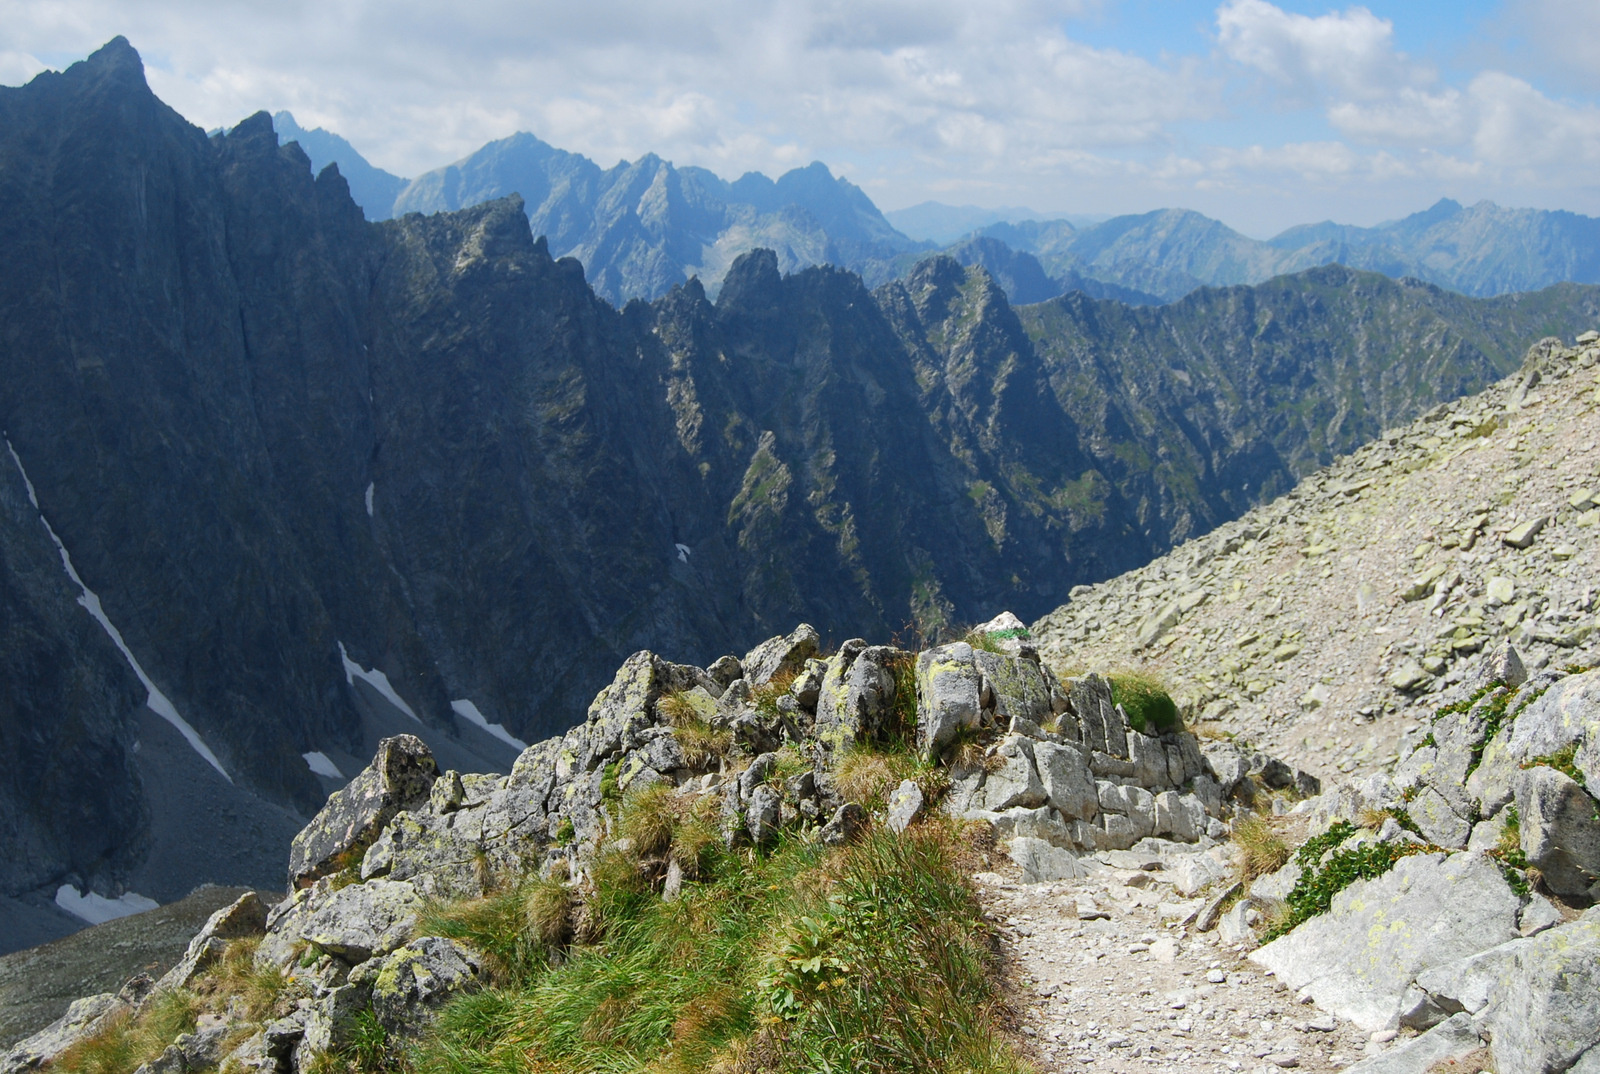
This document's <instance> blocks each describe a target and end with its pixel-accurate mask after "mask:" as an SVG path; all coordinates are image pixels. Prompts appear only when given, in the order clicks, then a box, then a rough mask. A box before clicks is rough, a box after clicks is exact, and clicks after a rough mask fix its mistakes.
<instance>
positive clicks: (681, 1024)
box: [412, 815, 1026, 1074]
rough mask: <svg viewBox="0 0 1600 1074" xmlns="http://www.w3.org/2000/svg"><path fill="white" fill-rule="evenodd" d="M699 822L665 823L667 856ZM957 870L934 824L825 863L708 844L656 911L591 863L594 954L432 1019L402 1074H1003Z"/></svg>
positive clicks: (790, 846)
mask: <svg viewBox="0 0 1600 1074" xmlns="http://www.w3.org/2000/svg"><path fill="white" fill-rule="evenodd" d="M701 823H703V818H697V817H694V816H693V815H690V816H688V817H687V818H686V819H684V820H683V822H682V823H681V824H680V826H679V827H678V828H677V829H676V832H675V835H674V839H673V844H672V852H673V853H674V854H677V853H679V852H680V851H681V850H682V849H683V848H684V838H683V837H684V833H685V831H686V829H690V828H692V827H693V826H695V825H697V824H701ZM969 854H970V848H968V847H966V846H965V844H964V843H963V842H962V840H961V834H960V832H959V831H958V830H957V829H956V828H955V826H954V825H952V824H946V823H930V824H925V825H921V826H919V827H918V828H915V829H912V830H911V831H908V832H907V833H905V834H904V835H903V836H899V837H895V836H892V835H889V834H887V833H877V834H872V835H869V836H867V837H866V838H865V839H863V840H862V841H860V842H858V843H856V844H854V845H852V846H850V847H847V848H837V849H827V848H823V847H821V846H819V845H816V844H814V843H808V842H806V841H803V840H799V839H793V838H787V837H784V838H780V839H779V841H778V842H777V844H776V845H775V846H774V847H773V848H772V849H771V850H769V851H765V852H762V851H754V850H745V851H741V852H737V853H731V852H726V851H723V850H722V849H721V847H720V845H719V846H716V847H715V849H714V850H712V851H710V852H708V853H706V854H705V856H704V857H703V858H702V859H700V869H701V872H700V877H701V879H700V880H698V881H696V882H693V883H686V884H685V885H684V888H683V891H682V893H681V896H680V897H679V898H678V899H676V900H675V901H673V902H664V901H662V900H661V899H659V898H654V897H640V896H639V893H638V889H637V887H636V881H635V880H634V879H633V878H634V877H637V876H638V875H639V874H638V869H637V868H636V862H633V863H632V864H633V865H634V866H635V867H632V868H623V867H622V866H623V865H625V864H629V863H628V861H627V856H626V855H624V857H623V858H621V859H614V860H612V861H610V862H608V859H607V857H606V855H605V854H604V853H603V854H602V855H601V857H600V858H598V859H596V861H595V863H594V864H593V865H592V866H591V868H590V883H591V884H592V891H589V892H588V893H587V897H588V898H589V899H590V900H591V901H602V902H607V903H608V904H609V908H608V910H607V911H606V928H605V931H604V933H603V934H602V936H601V937H600V939H599V940H598V942H596V943H593V944H590V945H584V944H577V945H574V946H573V947H572V948H571V949H570V950H568V952H567V953H566V956H565V958H564V959H562V960H561V961H560V962H548V963H545V964H543V965H541V966H540V967H539V968H538V969H537V971H536V972H534V973H532V974H530V975H529V976H528V977H527V978H526V979H525V980H524V981H522V982H520V983H518V984H517V985H516V986H515V987H506V986H504V985H502V986H501V987H498V988H494V989H490V990H487V991H484V992H481V993H478V994H476V995H472V996H465V997H461V998H459V999H457V1000H455V1001H454V1002H452V1003H451V1004H450V1005H449V1006H448V1007H447V1008H446V1009H445V1010H444V1011H443V1012H442V1014H441V1016H440V1019H439V1022H438V1023H437V1028H436V1032H435V1035H434V1036H433V1037H432V1038H431V1039H430V1040H429V1041H428V1042H426V1043H425V1044H424V1045H423V1046H422V1047H421V1048H419V1050H418V1051H417V1052H416V1053H415V1055H414V1056H413V1057H412V1061H413V1063H414V1067H415V1070H416V1071H417V1074H468V1072H474V1074H475V1072H478V1071H485V1072H492V1074H512V1072H513V1071H517V1072H523V1071H536V1072H539V1074H565V1072H573V1074H576V1072H579V1071H602V1070H603V1071H621V1070H629V1071H650V1072H659V1074H677V1072H684V1074H687V1072H689V1071H723V1072H729V1074H733V1072H744V1071H748V1072H752V1074H753V1072H756V1071H763V1072H772V1074H800V1072H802V1071H808V1072H809V1071H822V1070H830V1071H846V1070H850V1071H857V1070H859V1071H871V1072H890V1071H906V1072H910V1071H917V1072H923V1071H927V1072H941V1071H950V1072H955V1071H963V1072H971V1074H1013V1072H1015V1074H1020V1072H1022V1071H1024V1070H1025V1069H1026V1067H1025V1066H1024V1065H1023V1064H1022V1062H1021V1061H1020V1060H1019V1059H1018V1058H1017V1057H1016V1056H1015V1055H1013V1054H1012V1053H1011V1052H1010V1050H1009V1048H1008V1046H1007V1045H1006V1043H1005V1041H1004V1040H1003V1039H1002V1038H1001V1037H1000V1036H999V1034H998V1033H997V1031H996V1030H995V1028H994V1027H995V1025H996V1024H997V1022H998V1012H999V1006H998V1005H999V1002H1000V994H999V991H998V988H997V986H996V983H995V969H996V967H995V966H994V964H993V960H992V957H991V955H990V948H989V946H988V934H987V931H986V927H985V925H984V924H983V921H982V917H981V913H980V910H979V907H978V904H977V902H976V900H975V898H974V897H973V894H972V892H971V890H970V888H969V887H968V885H967V883H966V880H965V874H964V872H963V868H964V864H965V856H966V855H969ZM630 873H631V875H629V874H630ZM619 889H620V890H619Z"/></svg>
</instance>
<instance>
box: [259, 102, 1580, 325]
mask: <svg viewBox="0 0 1600 1074" xmlns="http://www.w3.org/2000/svg"><path fill="white" fill-rule="evenodd" d="M273 122H274V125H275V126H276V128H277V131H278V137H279V139H280V140H281V141H284V142H288V141H295V140H298V141H300V143H301V147H302V148H303V149H304V150H305V151H306V154H307V155H308V156H309V157H310V158H311V162H312V166H313V167H314V168H316V169H318V170H320V169H321V168H322V167H323V166H325V165H327V164H329V163H337V164H338V165H339V170H340V172H341V174H343V175H344V176H345V178H346V179H347V181H348V182H349V183H350V193H351V196H352V197H353V198H355V200H356V203H357V204H358V205H360V206H361V207H362V209H363V211H364V212H365V213H366V215H367V219H369V220H386V219H389V218H390V217H392V216H397V215H400V214H403V213H407V212H424V213H431V212H440V211H444V210H452V209H463V208H468V207H470V206H472V205H477V204H481V203H483V202H485V201H491V200H493V199H495V198H501V197H505V196H506V195H508V194H520V195H521V196H522V199H523V202H524V204H525V206H526V209H527V213H528V218H529V221H530V222H531V224H532V226H533V230H534V234H536V235H544V236H546V237H547V238H548V239H549V242H550V249H551V251H552V253H554V254H555V255H556V256H557V257H575V258H577V259H578V260H579V261H580V262H582V263H583V266H584V270H585V272H586V274H587V277H588V280H589V282H590V284H591V285H592V286H593V287H594V289H595V290H596V292H598V293H599V294H600V295H601V296H603V297H605V298H606V299H608V300H610V301H611V302H612V303H614V304H617V305H621V304H623V303H625V302H626V301H627V300H628V299H631V298H644V299H646V300H649V299H655V298H659V297H661V296H662V295H664V294H666V293H667V292H668V291H670V290H671V289H672V288H673V287H674V286H676V285H677V284H680V283H682V282H683V281H684V280H686V279H688V278H689V277H690V276H698V277H700V279H701V282H702V283H703V284H704V285H705V286H706V288H707V291H708V293H710V294H712V295H713V296H714V295H715V294H716V292H717V288H718V287H719V286H720V284H721V281H722V278H723V276H724V274H726V272H727V270H728V267H729V266H730V265H732V264H733V262H734V260H735V259H736V258H738V256H739V255H740V254H743V253H746V252H748V251H750V250H753V249H756V248H766V249H771V250H773V251H775V252H776V253H777V255H778V265H779V268H780V269H781V270H782V271H784V272H793V271H796V270H798V269H801V268H805V267H807V266H810V265H817V264H833V265H837V266H839V267H841V268H847V269H849V270H850V271H852V272H856V273H858V274H860V275H861V276H862V277H863V278H864V279H865V280H866V281H867V282H868V283H869V284H871V285H874V286H876V285H878V284H881V283H885V282H887V281H889V280H891V279H897V278H900V277H903V276H904V275H905V274H906V273H908V272H909V271H910V270H911V268H912V267H913V266H914V265H915V264H916V263H917V262H918V261H920V260H922V259H923V258H925V257H927V256H929V255H931V254H933V253H935V252H944V253H948V254H950V255H951V256H953V257H955V258H956V259H957V260H959V261H960V262H961V263H962V264H964V265H968V266H981V267H983V268H985V269H987V270H988V271H989V272H990V273H991V274H992V275H993V276H994V277H995V279H996V280H997V281H999V282H1000V284H1001V286H1002V287H1004V288H1005V290H1006V293H1007V296H1008V297H1009V298H1010V299H1011V301H1013V302H1017V303H1027V302H1038V301H1043V300H1044V299H1047V298H1053V297H1055V296H1056V295H1060V294H1065V293H1067V292H1069V291H1083V292H1084V293H1085V294H1088V295H1089V296H1091V297H1093V298H1112V299H1117V300H1119V301H1123V302H1129V303H1133V304H1143V305H1153V304H1160V303H1164V302H1172V301H1175V300H1176V299H1179V298H1182V297H1183V296H1184V295H1186V294H1188V293H1189V292H1191V291H1193V290H1194V289H1195V288H1197V287H1204V286H1208V285H1209V286H1224V287H1225V286H1231V285H1233V284H1253V283H1261V282H1264V281H1266V280H1269V279H1271V278H1272V277H1274V276H1281V275H1284V274H1285V273H1291V272H1299V271H1301V270H1303V269H1308V268H1313V267H1315V266H1318V265H1327V264H1342V265H1346V266H1349V267H1351V268H1362V269H1369V270H1371V271H1373V272H1381V273H1383V274H1384V275H1386V276H1391V277H1394V278H1396V279H1398V278H1401V277H1412V278H1415V279H1419V280H1423V281H1426V282H1428V283H1434V284H1438V285H1439V286H1440V287H1444V288H1448V289H1449V290H1452V291H1459V292H1460V293H1462V294H1466V295H1474V296H1478V297H1488V296H1491V295H1501V294H1512V293H1516V292H1519V291H1535V290H1538V289H1540V288H1543V287H1549V286H1550V285H1552V284H1556V283H1562V282H1574V283H1600V220H1597V219H1595V218H1593V217H1587V216H1580V215H1578V214H1576V213H1569V212H1550V211H1546V210H1542V209H1503V208H1501V207H1500V206H1498V205H1495V204H1494V203H1492V202H1487V201H1485V202H1479V203H1478V204H1476V205H1473V206H1471V207H1470V208H1466V207H1463V206H1461V205H1460V204H1458V203H1457V202H1454V201H1451V200H1450V199H1448V198H1446V199H1443V200H1441V201H1439V202H1438V203H1437V204H1435V205H1434V206H1433V207H1432V208H1430V209H1428V210H1426V211H1424V212H1420V213H1415V214H1413V215H1411V216H1408V217H1406V218H1404V219H1403V220H1397V221H1391V222H1389V223H1385V224H1379V225H1377V226H1375V227H1370V228H1362V227H1353V226H1349V225H1344V224H1334V223H1331V222H1328V223H1321V224H1307V225H1302V226H1299V227H1293V228H1290V229H1289V230H1288V231H1285V232H1283V234H1281V235H1278V236H1276V237H1275V238H1272V239H1268V240H1266V241H1262V240H1258V239H1252V238H1250V237H1248V236H1246V235H1241V234H1240V233H1239V232H1237V231H1234V230H1233V229H1232V228H1230V227H1228V226H1227V225H1226V224H1223V223H1221V222H1220V221H1217V220H1212V219H1211V218H1209V217H1206V216H1202V215H1201V214H1200V213H1196V212H1191V211H1189V210H1186V209H1160V210H1157V211H1155V212H1150V213H1143V214H1139V215H1131V216H1118V217H1113V218H1111V219H1109V220H1099V221H1098V222H1096V220H1095V219H1094V218H1092V217H1071V216H1068V217H1066V218H1062V219H1051V220H1040V219H1028V217H1029V216H1032V215H1036V214H1033V213H1032V211H1031V210H1028V209H1021V208H1004V209H981V208H978V207H976V206H970V205H963V206H951V205H943V204H940V203H938V202H923V203H922V204H920V205H914V206H912V207H910V208H907V209H898V210H894V211H891V212H888V213H883V212H879V210H878V208H877V206H876V205H874V204H873V203H872V200H871V199H870V198H868V197H867V195H866V194H865V193H863V192H862V191H861V189H860V188H858V187H856V186H855V185H853V184H852V183H850V182H849V181H848V180H846V179H843V178H838V177H835V176H834V175H833V174H832V173H831V172H830V171H829V170H828V168H827V167H826V166H825V165H823V164H820V163H813V164H811V165H809V166H808V167H806V168H801V169H797V170H795V171H791V172H789V173H787V174H786V175H784V176H782V177H780V178H779V179H778V180H777V181H773V180H771V179H768V178H767V177H766V176H764V175H760V174H757V173H754V172H751V173H748V174H746V175H745V176H743V177H741V178H740V179H738V180H735V181H733V182H731V183H730V182H728V181H726V180H723V179H721V178H718V177H717V176H716V175H714V174H712V173H711V172H709V171H706V170H705V169H704V168H693V167H685V168H678V167H675V166H673V165H672V164H671V163H669V162H667V161H664V160H662V159H661V158H659V157H657V156H655V155H654V154H648V155H646V156H644V157H641V158H640V159H639V160H637V161H634V162H633V163H631V164H630V163H626V162H625V163H621V164H618V165H616V166H615V167H613V168H610V169H602V168H601V167H600V166H599V165H597V164H595V163H594V162H593V161H591V160H589V159H588V158H586V157H583V156H581V155H579V154H576V153H569V152H566V151H564V150H561V149H556V148H555V147H553V146H550V145H547V144H546V143H544V142H542V141H540V140H539V139H538V138H535V137H534V136H533V135H531V134H514V135H512V136H511V137H509V138H505V139H501V140H500V141H496V142H490V143H489V144H488V145H486V146H484V147H483V148H482V149H480V150H478V151H477V152H475V153H473V154H471V155H470V156H468V157H465V158H463V159H462V160H459V161H457V162H456V163H454V164H451V165H449V166H448V167H445V168H440V169H437V170H435V171H431V172H428V173H426V174H424V175H421V176H419V177H417V178H416V179H413V180H410V181H409V182H408V181H407V180H404V179H401V178H399V177H397V176H393V175H390V174H389V173H387V172H384V171H382V170H380V169H377V168H374V167H373V166H372V165H371V164H369V163H368V162H367V161H366V160H365V159H363V158H362V157H361V155H360V154H359V153H358V152H356V150H355V149H354V147H352V146H351V145H350V144H349V143H348V142H346V141H345V140H344V139H343V138H340V137H339V136H338V135H335V134H330V133H329V132H327V131H324V130H321V129H317V130H313V131H305V130H302V129H301V128H300V127H299V126H298V125H297V124H296V123H295V122H294V117H293V116H291V115H290V114H289V113H287V112H279V113H278V114H277V115H276V116H274V117H273Z"/></svg>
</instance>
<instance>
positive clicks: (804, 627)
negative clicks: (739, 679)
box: [739, 623, 822, 686]
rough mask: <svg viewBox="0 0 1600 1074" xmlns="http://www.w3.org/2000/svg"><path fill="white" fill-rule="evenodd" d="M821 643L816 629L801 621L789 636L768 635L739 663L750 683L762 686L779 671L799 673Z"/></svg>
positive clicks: (782, 672)
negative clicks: (773, 636)
mask: <svg viewBox="0 0 1600 1074" xmlns="http://www.w3.org/2000/svg"><path fill="white" fill-rule="evenodd" d="M821 643H822V639H821V638H820V637H819V636H818V635H817V631H816V629H815V628H814V627H812V626H811V625H810V624H809V623H801V624H800V625H799V626H797V627H795V629H794V630H793V632H791V633H790V634H788V635H787V636H784V637H778V638H768V639H767V640H766V641H764V642H762V643H761V644H760V645H757V646H756V647H755V648H754V649H751V650H750V652H748V653H747V654H745V658H744V659H743V660H741V661H739V665H740V667H742V668H743V669H744V678H745V679H746V680H747V681H748V682H749V683H750V685H751V686H762V685H764V684H766V683H768V682H770V681H771V680H772V679H773V678H774V677H776V676H778V675H782V674H790V675H798V674H799V673H800V672H801V671H802V670H803V669H804V668H805V665H806V661H807V660H809V659H811V658H812V657H814V656H816V655H817V648H818V647H819V646H820V645H821Z"/></svg>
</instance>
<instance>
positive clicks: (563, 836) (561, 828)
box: [551, 817, 576, 847]
mask: <svg viewBox="0 0 1600 1074" xmlns="http://www.w3.org/2000/svg"><path fill="white" fill-rule="evenodd" d="M575 834H576V833H575V831H574V829H573V827H572V818H571V817H562V818H561V823H560V824H557V825H556V830H555V834H554V835H552V836H551V839H552V840H554V842H555V845H556V846H558V847H564V846H571V845H572V840H573V838H574V837H575Z"/></svg>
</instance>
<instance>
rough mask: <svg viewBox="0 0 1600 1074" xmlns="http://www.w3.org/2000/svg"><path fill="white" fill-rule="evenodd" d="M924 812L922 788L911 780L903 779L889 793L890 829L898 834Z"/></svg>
mask: <svg viewBox="0 0 1600 1074" xmlns="http://www.w3.org/2000/svg"><path fill="white" fill-rule="evenodd" d="M921 812H922V788H921V787H918V786H917V785H916V783H914V782H912V781H911V780H909V779H907V780H902V781H901V783H900V786H898V787H896V788H895V789H894V791H893V793H891V794H890V795H889V818H888V824H889V830H890V831H892V832H894V833H895V834H896V835H898V834H899V833H901V832H903V831H905V830H906V829H907V828H909V827H911V822H912V821H914V820H916V819H917V815H918V814H919V813H921Z"/></svg>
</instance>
